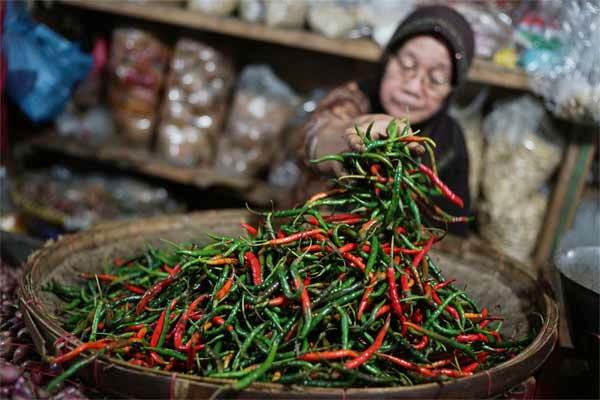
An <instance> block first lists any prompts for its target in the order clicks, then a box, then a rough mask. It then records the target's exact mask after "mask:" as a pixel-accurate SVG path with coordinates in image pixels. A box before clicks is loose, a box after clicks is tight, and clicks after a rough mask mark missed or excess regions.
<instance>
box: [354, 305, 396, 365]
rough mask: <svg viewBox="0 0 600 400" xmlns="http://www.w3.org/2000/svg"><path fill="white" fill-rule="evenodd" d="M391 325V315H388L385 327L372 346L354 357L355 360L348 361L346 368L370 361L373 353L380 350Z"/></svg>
mask: <svg viewBox="0 0 600 400" xmlns="http://www.w3.org/2000/svg"><path fill="white" fill-rule="evenodd" d="M389 327H390V317H389V316H388V317H387V319H386V320H385V324H384V325H383V328H381V330H380V331H379V333H378V334H377V337H376V338H375V341H374V342H373V344H372V345H371V346H369V347H368V348H367V349H366V350H365V351H363V352H362V353H360V354H359V355H358V357H356V358H354V359H353V360H350V361H347V362H346V363H345V364H344V366H345V367H346V368H351V369H352V368H357V367H359V366H361V365H362V364H364V363H366V362H367V361H369V359H370V358H371V357H372V356H373V354H375V352H377V350H379V348H380V347H381V345H382V344H383V340H384V339H385V335H386V333H387V331H388V328H389Z"/></svg>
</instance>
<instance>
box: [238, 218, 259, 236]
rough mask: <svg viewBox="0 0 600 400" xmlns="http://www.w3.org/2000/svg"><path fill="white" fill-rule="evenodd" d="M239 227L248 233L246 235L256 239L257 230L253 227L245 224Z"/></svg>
mask: <svg viewBox="0 0 600 400" xmlns="http://www.w3.org/2000/svg"><path fill="white" fill-rule="evenodd" d="M241 225H242V228H244V229H245V230H246V232H248V234H249V235H250V236H254V237H256V235H258V230H257V229H256V228H255V227H253V226H252V225H250V224H246V223H243V222H242V224H241Z"/></svg>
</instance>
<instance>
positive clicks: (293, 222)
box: [47, 122, 529, 390]
mask: <svg viewBox="0 0 600 400" xmlns="http://www.w3.org/2000/svg"><path fill="white" fill-rule="evenodd" d="M398 126H399V125H398V124H397V123H396V122H392V123H391V124H390V126H389V127H388V132H387V133H388V137H387V138H386V139H384V140H372V139H371V137H370V129H369V130H367V131H366V132H358V134H359V135H361V136H362V139H363V141H364V145H365V149H364V151H363V152H348V153H342V154H339V155H332V156H328V157H325V158H323V159H321V160H316V162H322V161H337V162H340V163H342V164H343V166H344V170H345V171H347V175H345V176H341V177H339V178H337V179H336V185H335V187H334V189H332V190H330V191H328V192H324V193H319V194H317V195H315V196H313V197H311V198H310V199H309V200H308V201H307V202H306V203H305V204H304V205H302V206H301V207H298V208H295V209H290V210H284V211H273V212H264V213H260V215H261V222H260V223H259V224H258V225H256V226H252V225H248V224H242V226H243V228H244V229H245V232H244V233H243V234H242V235H241V236H240V237H213V241H212V243H210V244H208V245H206V246H199V245H194V244H181V245H180V244H174V243H170V245H169V246H168V248H167V249H166V250H165V249H162V250H160V249H157V248H149V249H148V251H147V252H146V253H145V254H143V255H142V256H140V257H138V258H135V259H131V260H120V259H118V260H114V262H113V263H112V265H110V266H108V267H107V268H106V271H105V273H101V274H91V275H88V274H84V275H82V276H81V281H82V285H81V286H79V287H67V286H61V285H59V284H56V283H54V284H52V285H50V287H48V288H47V289H48V290H51V291H52V292H54V293H55V294H56V295H57V296H58V297H60V298H61V299H63V300H64V301H65V302H66V306H65V307H64V310H65V322H64V326H65V327H66V329H67V330H68V331H69V332H70V333H71V334H72V335H73V337H77V338H78V339H80V340H81V341H83V344H81V345H79V346H78V347H76V348H74V349H73V348H72V347H69V346H66V345H65V344H68V343H69V340H67V339H65V338H62V339H63V340H62V341H61V343H62V345H63V346H62V347H61V345H59V346H57V352H58V355H57V356H56V357H55V358H54V359H53V362H55V363H59V364H67V363H70V362H72V361H74V360H75V359H76V358H77V357H78V356H79V355H80V354H81V353H84V352H87V351H88V350H95V351H96V353H94V354H95V356H97V355H98V354H106V355H110V356H111V357H114V358H118V359H121V360H125V361H128V362H129V363H131V364H132V365H137V366H143V367H147V368H155V369H160V370H164V371H177V372H185V373H191V374H197V375H201V376H206V377H212V378H224V379H230V380H231V381H229V382H230V384H229V385H228V386H227V388H229V389H233V390H241V389H244V388H246V387H247V386H249V385H250V384H252V382H255V381H267V382H277V383H281V384H288V385H290V384H294V385H306V386H318V387H330V388H331V387H343V388H348V387H365V386H394V385H414V384H418V383H422V382H429V381H435V380H443V379H452V378H459V377H464V376H469V375H472V374H473V373H476V372H478V371H480V370H485V369H487V368H490V367H491V366H493V365H495V364H498V363H500V362H503V361H504V360H507V359H509V358H511V357H513V356H514V355H515V354H517V353H518V352H519V351H521V350H522V349H523V348H524V347H525V346H526V345H527V344H528V341H529V339H524V340H520V341H507V340H505V339H504V338H503V336H502V334H501V333H500V328H501V324H502V318H501V317H500V316H495V315H490V313H489V312H488V310H487V309H486V308H485V307H483V308H480V307H479V306H478V305H477V304H476V303H475V301H474V300H473V299H472V298H470V297H469V295H468V294H467V293H466V292H465V291H463V290H461V289H460V288H458V287H457V286H456V285H454V281H453V280H446V279H445V278H444V276H443V275H442V273H441V271H440V269H439V268H438V267H437V266H436V265H435V263H434V262H433V261H432V259H431V258H430V257H429V256H428V251H429V250H430V249H431V247H432V246H433V245H434V244H435V243H436V242H438V241H439V240H441V239H442V238H443V237H444V235H445V230H442V229H439V228H434V227H432V226H433V225H434V224H436V226H439V223H451V222H455V221H462V220H464V219H463V218H461V217H459V218H456V217H453V216H450V215H448V214H446V213H445V212H444V211H443V210H441V209H439V208H438V207H437V206H436V205H435V204H434V203H433V202H432V200H431V196H436V195H441V196H446V197H447V198H448V199H449V200H451V201H452V202H454V203H456V204H458V205H460V206H462V200H461V199H460V198H459V197H458V196H456V195H455V194H454V193H452V191H451V190H450V189H449V188H448V187H447V186H445V185H444V183H443V182H441V181H440V179H439V178H438V177H437V174H436V171H435V163H433V165H432V166H431V168H430V167H428V166H426V165H424V164H422V163H421V162H420V160H419V159H418V158H417V157H415V156H413V155H412V154H411V151H410V148H411V145H410V143H413V142H418V143H419V144H420V145H422V146H423V147H424V148H425V149H426V150H427V151H429V154H430V158H431V160H433V156H432V153H433V152H432V146H434V144H433V142H431V140H430V139H428V138H425V137H422V136H418V135H415V134H413V133H412V132H411V131H410V130H409V129H408V128H406V129H404V130H402V131H399V129H398ZM89 360H90V359H89V358H87V359H82V360H81V361H78V362H75V363H74V364H72V365H71V367H70V368H69V369H67V370H66V372H65V373H66V374H72V373H74V372H75V371H76V370H77V368H79V367H81V366H82V365H84V364H85V363H87V362H89ZM64 378H65V377H64V376H63V377H62V379H64Z"/></svg>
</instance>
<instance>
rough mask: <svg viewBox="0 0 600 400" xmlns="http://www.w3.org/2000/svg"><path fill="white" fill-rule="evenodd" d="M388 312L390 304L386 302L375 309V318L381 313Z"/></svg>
mask: <svg viewBox="0 0 600 400" xmlns="http://www.w3.org/2000/svg"><path fill="white" fill-rule="evenodd" d="M389 312H390V306H389V305H387V304H384V305H383V306H381V308H380V309H379V310H377V314H375V318H379V317H381V316H382V315H385V314H387V313H389Z"/></svg>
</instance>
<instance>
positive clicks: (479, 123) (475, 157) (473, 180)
mask: <svg viewBox="0 0 600 400" xmlns="http://www.w3.org/2000/svg"><path fill="white" fill-rule="evenodd" d="M487 97H488V90H487V89H483V90H482V91H481V92H479V94H478V95H477V97H475V99H474V100H473V101H472V102H471V104H469V105H468V106H466V107H464V108H459V107H458V106H453V107H452V108H451V109H450V114H451V115H452V116H453V117H454V118H456V119H457V120H458V122H459V123H460V126H461V127H462V130H463V132H464V135H465V143H466V145H467V153H468V155H469V193H470V195H471V204H476V203H477V202H476V200H477V196H478V195H479V184H480V181H481V172H482V168H483V150H484V139H485V135H484V133H483V114H482V108H483V104H484V103H485V101H486V99H487Z"/></svg>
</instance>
